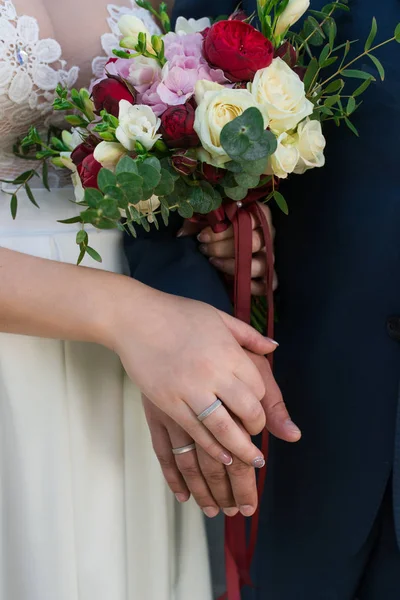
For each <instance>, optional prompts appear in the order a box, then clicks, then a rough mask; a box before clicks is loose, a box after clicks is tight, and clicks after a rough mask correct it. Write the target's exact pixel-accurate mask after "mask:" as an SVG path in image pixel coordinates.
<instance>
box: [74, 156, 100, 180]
mask: <svg viewBox="0 0 400 600" xmlns="http://www.w3.org/2000/svg"><path fill="white" fill-rule="evenodd" d="M100 169H101V164H100V163H99V162H97V160H96V159H95V157H94V156H93V154H89V155H88V156H86V158H84V160H83V161H82V163H81V164H80V165H79V166H78V173H79V177H80V178H81V182H82V185H83V187H84V188H97V187H98V185H97V175H98V174H99V171H100Z"/></svg>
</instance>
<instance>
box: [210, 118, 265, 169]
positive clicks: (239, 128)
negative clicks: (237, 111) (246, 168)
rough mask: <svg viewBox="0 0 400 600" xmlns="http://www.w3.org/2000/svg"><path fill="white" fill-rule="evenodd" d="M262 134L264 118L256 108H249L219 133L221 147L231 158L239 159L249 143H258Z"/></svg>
mask: <svg viewBox="0 0 400 600" xmlns="http://www.w3.org/2000/svg"><path fill="white" fill-rule="evenodd" d="M263 132H264V118H263V116H262V114H261V112H260V111H259V110H258V108H255V107H251V108H248V109H247V110H245V111H244V113H243V114H242V115H240V116H239V117H236V119H233V121H231V122H230V123H227V124H226V125H225V126H224V128H223V129H222V131H221V138H220V140H221V145H222V147H223V149H224V150H225V152H226V153H227V154H228V155H229V156H231V157H232V158H238V157H241V156H242V155H243V154H244V153H245V152H246V151H247V149H248V148H249V146H250V144H251V142H255V141H258V140H259V139H260V138H261V136H262V134H263Z"/></svg>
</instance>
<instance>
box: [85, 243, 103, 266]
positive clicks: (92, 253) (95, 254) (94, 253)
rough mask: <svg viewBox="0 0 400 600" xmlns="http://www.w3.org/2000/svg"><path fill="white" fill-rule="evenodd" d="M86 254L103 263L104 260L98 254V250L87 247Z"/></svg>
mask: <svg viewBox="0 0 400 600" xmlns="http://www.w3.org/2000/svg"><path fill="white" fill-rule="evenodd" d="M86 252H87V253H88V254H89V256H91V257H92V258H93V260H95V261H97V262H99V263H101V262H102V258H101V256H100V254H99V253H98V252H96V250H95V249H94V248H92V247H91V246H86Z"/></svg>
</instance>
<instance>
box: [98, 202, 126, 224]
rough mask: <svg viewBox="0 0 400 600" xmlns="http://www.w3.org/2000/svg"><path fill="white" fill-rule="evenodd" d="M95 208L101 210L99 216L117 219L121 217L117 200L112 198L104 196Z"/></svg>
mask: <svg viewBox="0 0 400 600" xmlns="http://www.w3.org/2000/svg"><path fill="white" fill-rule="evenodd" d="M97 208H98V210H99V211H101V213H102V214H101V216H103V217H107V218H108V219H113V220H117V221H118V220H119V219H120V218H121V213H120V212H119V209H118V202H117V201H116V200H113V199H112V198H104V199H103V200H102V201H101V202H99V204H98V207H97ZM99 216H100V215H99Z"/></svg>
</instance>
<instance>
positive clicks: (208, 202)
mask: <svg viewBox="0 0 400 600" xmlns="http://www.w3.org/2000/svg"><path fill="white" fill-rule="evenodd" d="M210 187H211V186H210ZM189 202H190V204H191V205H192V207H193V210H194V212H196V213H200V214H202V215H206V214H207V213H209V212H211V210H212V209H213V195H212V189H211V193H210V190H208V189H203V188H201V187H200V186H196V187H193V188H191V190H190V197H189Z"/></svg>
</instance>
